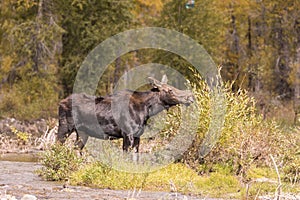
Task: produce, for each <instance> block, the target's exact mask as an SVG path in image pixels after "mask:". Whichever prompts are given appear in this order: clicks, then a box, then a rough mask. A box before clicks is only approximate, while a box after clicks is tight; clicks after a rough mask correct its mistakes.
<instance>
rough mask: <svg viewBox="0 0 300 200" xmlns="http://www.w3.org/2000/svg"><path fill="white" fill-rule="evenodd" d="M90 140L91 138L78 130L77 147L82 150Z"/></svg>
mask: <svg viewBox="0 0 300 200" xmlns="http://www.w3.org/2000/svg"><path fill="white" fill-rule="evenodd" d="M88 138H89V136H88V135H87V134H86V133H85V132H83V131H78V130H76V141H75V146H76V147H78V148H79V149H80V150H82V149H83V147H84V146H85V144H86V142H87V140H88Z"/></svg>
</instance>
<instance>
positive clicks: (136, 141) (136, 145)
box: [132, 137, 140, 153]
mask: <svg viewBox="0 0 300 200" xmlns="http://www.w3.org/2000/svg"><path fill="white" fill-rule="evenodd" d="M139 147H140V138H139V137H134V141H133V147H132V148H133V149H135V153H138V152H139Z"/></svg>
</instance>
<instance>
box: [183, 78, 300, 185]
mask: <svg viewBox="0 0 300 200" xmlns="http://www.w3.org/2000/svg"><path fill="white" fill-rule="evenodd" d="M194 88H195V89H194V95H195V96H196V99H197V103H198V107H199V114H200V120H199V127H198V131H197V135H196V138H195V140H194V142H193V144H192V146H191V147H190V148H189V150H188V151H187V152H186V153H185V154H184V156H183V158H182V161H183V162H185V163H187V164H189V165H190V166H191V167H192V168H195V169H197V170H199V172H200V173H206V172H211V171H215V170H216V168H218V166H223V167H226V168H228V169H229V170H231V173H232V174H236V175H240V176H241V177H242V178H243V180H246V179H247V176H246V175H247V172H248V170H249V169H250V168H251V167H272V168H273V167H274V166H273V163H272V162H271V157H270V156H271V155H272V156H273V157H274V158H275V159H276V161H277V163H282V170H281V171H284V172H285V174H284V176H285V179H293V178H294V177H297V176H298V175H299V170H300V167H299V166H300V165H299V155H298V156H297V152H298V154H299V151H297V144H299V141H300V140H299V139H300V138H299V134H296V133H295V132H292V131H284V130H283V129H281V128H280V127H279V126H278V124H276V122H274V121H266V120H263V119H262V117H261V115H260V114H258V112H257V109H256V104H255V99H254V98H252V97H250V95H249V94H248V92H247V91H246V90H238V91H237V92H232V90H231V85H230V84H225V85H224V86H223V89H222V90H223V94H225V96H226V102H225V105H224V106H226V114H225V122H224V125H223V127H222V133H221V136H220V138H219V140H218V141H217V142H216V144H215V145H214V147H213V148H212V149H211V151H210V153H209V154H208V155H207V156H205V157H204V158H203V157H201V156H199V149H200V147H201V144H202V142H203V139H204V138H205V134H206V133H207V131H208V128H209V126H210V120H211V116H212V114H211V105H212V104H211V102H210V93H209V89H208V86H207V85H206V84H205V83H204V82H199V83H197V87H196V86H194ZM291 138H293V140H291Z"/></svg>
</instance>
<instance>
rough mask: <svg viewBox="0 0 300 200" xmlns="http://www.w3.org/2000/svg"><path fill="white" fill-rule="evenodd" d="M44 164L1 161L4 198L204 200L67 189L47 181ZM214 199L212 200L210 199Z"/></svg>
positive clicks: (1, 196)
mask: <svg viewBox="0 0 300 200" xmlns="http://www.w3.org/2000/svg"><path fill="white" fill-rule="evenodd" d="M39 167H41V166H40V164H38V163H36V162H15V161H0V199H1V200H9V199H13V198H12V197H15V199H17V200H20V199H22V197H24V195H26V194H30V195H33V196H35V197H36V198H37V199H39V200H40V199H50V200H59V199H72V200H93V199H94V200H96V199H97V200H119V199H128V200H129V199H130V200H139V199H141V200H152V199H153V200H154V199H155V200H157V199H161V200H163V199H164V200H167V199H168V200H171V199H172V200H173V199H174V200H175V199H176V200H188V199H203V198H198V197H192V196H185V195H181V194H177V193H168V192H147V191H116V190H109V189H97V188H88V187H81V186H66V185H65V183H58V182H49V181H43V180H42V179H41V178H40V177H38V176H37V175H36V174H35V173H34V171H35V170H36V169H38V168H39ZM210 200H212V199H210Z"/></svg>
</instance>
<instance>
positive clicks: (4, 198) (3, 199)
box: [0, 194, 17, 200]
mask: <svg viewBox="0 0 300 200" xmlns="http://www.w3.org/2000/svg"><path fill="white" fill-rule="evenodd" d="M0 200H17V199H16V197H14V196H12V195H8V194H7V195H4V196H0Z"/></svg>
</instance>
